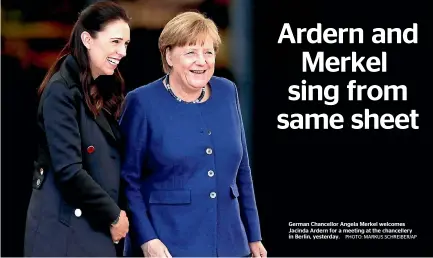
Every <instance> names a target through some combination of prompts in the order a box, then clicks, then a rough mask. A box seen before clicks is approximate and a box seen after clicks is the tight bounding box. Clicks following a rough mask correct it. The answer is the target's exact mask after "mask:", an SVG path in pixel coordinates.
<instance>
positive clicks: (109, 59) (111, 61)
mask: <svg viewBox="0 0 433 258" xmlns="http://www.w3.org/2000/svg"><path fill="white" fill-rule="evenodd" d="M107 60H108V62H110V63H111V64H114V65H117V64H119V60H116V59H113V58H107Z"/></svg>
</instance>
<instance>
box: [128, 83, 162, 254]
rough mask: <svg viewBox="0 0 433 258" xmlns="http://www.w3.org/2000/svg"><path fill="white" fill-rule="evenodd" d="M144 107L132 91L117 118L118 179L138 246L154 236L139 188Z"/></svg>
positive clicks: (142, 160) (145, 120)
mask: <svg viewBox="0 0 433 258" xmlns="http://www.w3.org/2000/svg"><path fill="white" fill-rule="evenodd" d="M145 112H146V111H145V108H143V107H142V106H141V105H140V99H139V96H138V95H137V92H134V91H131V92H129V93H128V95H127V96H126V98H125V103H124V109H123V112H122V116H121V119H120V129H121V131H122V137H123V139H124V144H125V145H124V147H125V152H124V162H123V166H122V173H121V178H122V180H123V182H124V185H125V195H126V200H127V207H128V213H130V221H131V233H132V234H133V235H134V236H135V238H136V240H137V241H138V243H137V244H138V245H140V246H141V245H142V244H144V243H145V242H147V241H149V240H152V239H155V238H157V235H156V233H155V230H154V228H153V226H152V224H151V222H150V220H149V217H148V215H147V207H146V203H145V201H144V199H143V196H142V194H141V191H140V181H141V175H142V169H143V167H142V165H143V163H144V157H145V153H146V147H147V138H148V134H147V118H146V114H145Z"/></svg>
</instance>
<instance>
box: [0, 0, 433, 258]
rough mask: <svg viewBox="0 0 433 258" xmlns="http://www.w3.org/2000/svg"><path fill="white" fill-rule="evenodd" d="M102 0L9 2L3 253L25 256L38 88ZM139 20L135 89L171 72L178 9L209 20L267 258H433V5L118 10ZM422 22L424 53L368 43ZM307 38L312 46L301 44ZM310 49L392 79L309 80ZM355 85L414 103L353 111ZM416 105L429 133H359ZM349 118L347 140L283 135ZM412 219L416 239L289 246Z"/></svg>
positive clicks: (229, 2)
mask: <svg viewBox="0 0 433 258" xmlns="http://www.w3.org/2000/svg"><path fill="white" fill-rule="evenodd" d="M92 2H94V1H91V0H87V1H83V0H56V1H54V0H42V1H29V0H25V1H22V0H21V1H12V0H7V1H2V3H1V38H2V40H1V72H2V77H1V82H2V84H1V95H2V98H1V100H2V103H1V109H2V110H1V115H2V126H1V131H2V132H1V136H2V162H1V166H2V173H1V177H2V190H1V191H2V198H1V201H2V212H1V223H2V227H1V228H2V232H1V233H2V245H1V255H2V256H22V255H23V254H22V245H23V232H24V226H25V216H26V208H27V204H28V199H29V197H30V193H31V186H30V185H31V167H32V159H33V157H34V155H35V149H36V146H35V137H34V136H35V135H34V131H35V127H36V108H37V99H36V89H37V87H38V86H39V84H40V82H41V81H42V79H43V76H44V75H45V73H46V71H47V69H48V67H49V66H50V65H51V64H52V62H53V61H54V60H55V58H56V56H57V54H58V51H59V50H60V49H61V48H62V47H63V45H64V44H65V42H66V40H67V38H68V36H69V33H70V30H71V28H72V25H73V23H74V22H75V20H76V18H77V14H78V13H79V12H80V10H81V9H82V8H84V7H85V6H86V5H88V4H90V3H92ZM117 2H119V3H121V4H122V5H123V6H124V7H125V8H126V9H127V11H128V12H129V15H130V16H131V17H132V22H131V44H130V45H129V47H128V52H127V57H126V58H125V59H124V60H123V61H122V63H121V65H120V66H119V68H120V69H121V72H122V74H123V76H124V78H125V81H126V85H127V91H130V90H131V89H134V88H136V87H138V86H141V85H143V84H146V83H149V82H151V81H153V80H156V79H158V78H160V77H161V76H162V75H163V72H162V66H161V60H160V55H159V51H158V46H157V41H158V37H159V34H160V32H161V30H162V28H163V26H164V25H165V23H166V22H167V21H168V20H170V19H171V18H172V17H174V16H175V15H176V14H177V13H179V12H182V11H186V10H199V11H202V12H204V13H205V14H207V15H208V16H209V17H210V18H212V19H213V20H214V21H215V22H216V23H217V25H218V27H219V29H220V33H221V36H222V40H223V46H222V49H221V52H220V53H219V54H218V56H217V69H216V71H215V75H218V76H223V77H226V78H228V79H231V80H233V81H235V82H236V84H237V86H238V88H239V92H240V98H241V105H242V114H243V117H244V123H245V129H246V132H247V138H248V145H249V149H250V159H251V165H252V169H253V179H254V183H255V189H256V198H257V204H258V208H259V214H260V218H261V227H262V233H263V242H264V244H265V247H266V248H267V249H268V252H269V256H433V245H432V243H433V162H432V157H433V153H432V152H433V148H432V147H433V146H432V144H433V140H432V135H433V128H432V118H433V116H432V111H433V101H432V100H433V93H432V87H433V80H432V79H433V77H432V72H433V65H432V64H433V62H432V60H433V59H432V58H433V40H432V34H433V28H432V27H433V21H432V17H433V3H430V2H429V1H410V2H405V4H399V3H397V2H395V1H332V2H330V1H326V3H325V1H321V2H319V1H317V2H316V1H298V0H291V1H275V0H266V1H259V0H236V1H234V0H120V1H117ZM285 22H289V23H290V25H291V26H292V29H293V30H295V29H296V28H308V27H315V26H316V24H317V23H318V22H320V23H322V25H323V27H324V29H325V28H327V27H333V28H338V27H342V28H349V27H353V28H355V27H359V28H363V29H364V33H365V37H364V42H365V44H361V45H360V44H334V45H325V44H321V45H309V44H306V43H303V44H289V42H288V41H285V42H284V43H283V44H277V40H278V37H279V35H280V32H281V28H282V26H283V23H285ZM413 22H417V23H418V28H419V31H418V35H419V43H418V44H416V45H405V44H400V45H397V44H391V45H387V44H384V45H374V44H371V43H369V42H370V38H371V30H372V29H373V28H376V27H383V28H384V27H387V26H388V27H400V28H402V29H404V28H407V27H411V26H412V23H413ZM303 41H305V37H304V38H303ZM302 51H310V52H311V53H312V54H315V53H316V51H324V52H325V56H329V55H334V56H337V57H340V56H349V55H350V54H351V52H352V51H356V52H357V53H358V54H359V55H364V56H366V57H369V56H380V52H381V51H387V53H388V60H387V62H388V72H387V73H368V72H367V73H359V72H358V73H351V72H347V73H329V72H324V73H317V72H316V73H311V72H307V73H302V71H301V68H302V63H301V61H302V59H301V57H302ZM302 79H306V80H307V83H311V84H321V85H323V86H326V85H328V84H338V85H340V86H341V88H340V89H341V90H340V94H341V95H340V103H339V104H337V105H336V106H333V107H328V106H325V105H323V104H322V103H320V102H289V101H288V99H287V96H288V95H287V89H288V87H289V86H290V85H292V84H300V82H301V80H302ZM352 79H354V80H357V82H358V83H359V84H366V85H372V84H378V85H383V84H405V85H406V86H407V88H408V101H406V102H396V103H392V102H383V101H378V102H371V101H364V102H358V103H354V102H352V103H350V102H347V101H345V100H344V99H345V95H344V94H346V93H347V92H346V91H345V90H344V88H345V86H346V84H347V83H348V81H350V80H352ZM365 108H369V109H370V110H371V111H372V112H376V113H379V114H383V113H392V114H394V115H396V114H398V113H410V110H411V109H416V110H417V112H418V113H419V114H420V117H419V118H418V125H419V126H420V129H419V130H384V129H380V130H358V131H355V130H351V129H350V124H349V123H348V122H350V116H351V114H353V113H357V112H360V113H362V112H363V110H364V109H365ZM314 112H315V113H322V112H323V113H328V114H332V113H340V114H343V116H344V118H345V120H346V121H347V122H346V123H345V128H344V129H342V130H332V129H328V130H290V129H288V130H278V129H277V120H276V117H277V115H278V114H279V113H289V114H291V113H314ZM311 221H316V222H329V221H333V222H357V221H365V222H376V221H378V222H404V223H406V224H407V228H412V229H413V230H414V234H417V235H418V237H417V239H415V240H338V241H336V240H288V237H287V235H288V233H287V232H288V229H289V227H288V226H287V224H288V223H289V222H311Z"/></svg>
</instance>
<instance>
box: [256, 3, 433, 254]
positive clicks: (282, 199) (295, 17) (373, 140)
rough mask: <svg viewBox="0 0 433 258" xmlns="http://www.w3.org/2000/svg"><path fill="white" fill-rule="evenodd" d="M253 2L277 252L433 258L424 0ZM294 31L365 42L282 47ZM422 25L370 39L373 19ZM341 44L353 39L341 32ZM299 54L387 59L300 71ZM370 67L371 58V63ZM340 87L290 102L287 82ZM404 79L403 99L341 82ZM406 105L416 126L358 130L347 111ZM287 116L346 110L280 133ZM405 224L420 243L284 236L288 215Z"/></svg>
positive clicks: (259, 130)
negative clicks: (356, 34)
mask: <svg viewBox="0 0 433 258" xmlns="http://www.w3.org/2000/svg"><path fill="white" fill-rule="evenodd" d="M254 7H255V9H254V15H255V16H254V17H255V18H254V21H255V26H254V28H255V33H254V45H255V47H254V71H255V76H254V83H255V87H254V96H255V98H254V118H253V121H254V125H255V127H254V137H253V145H254V160H253V167H254V180H255V185H256V192H257V202H258V206H259V212H260V217H261V226H262V231H263V237H264V244H265V247H266V248H267V249H268V251H269V255H270V256H432V255H433V246H432V243H433V212H432V198H433V191H432V186H433V185H432V184H433V176H432V165H433V164H432V134H433V130H432V111H433V108H432V100H433V95H432V79H433V77H432V72H433V67H432V64H433V61H432V57H433V55H432V52H433V42H432V34H433V28H432V25H433V22H432V11H433V8H432V4H431V2H429V1H410V2H402V3H398V2H397V1H356V2H355V1H339V2H335V1H320V3H319V1H317V2H312V1H256V3H255V6H254ZM284 23H290V25H291V27H292V30H293V31H294V32H295V31H296V29H297V28H312V27H316V24H317V23H321V24H322V27H323V30H324V29H325V28H328V27H329V28H336V29H338V28H362V29H363V30H364V43H363V44H357V43H356V44H349V43H344V44H326V43H322V44H309V43H308V42H307V40H306V37H303V42H305V43H302V44H291V43H290V40H288V39H285V40H284V41H283V43H282V44H277V41H278V38H279V35H280V33H281V29H282V28H283V24H284ZM412 23H418V44H395V43H393V44H373V43H371V36H372V30H373V28H387V27H390V28H401V29H405V28H409V27H412ZM344 39H345V42H349V41H348V37H347V36H346V37H345V38H344ZM302 51H309V52H310V53H311V56H312V57H315V54H316V52H317V51H323V52H324V54H325V57H328V56H336V57H342V56H350V55H351V52H352V51H356V53H357V54H358V56H365V57H366V59H367V58H368V57H370V56H378V57H380V56H381V52H382V51H386V52H387V57H388V59H387V64H388V65H387V72H386V73H382V72H377V73H372V72H368V71H367V72H364V73H362V72H356V73H353V72H350V71H351V66H350V65H349V66H348V67H347V68H348V69H347V70H348V72H345V73H342V72H339V73H332V72H324V73H319V72H314V73H312V72H307V73H302ZM364 64H365V62H364ZM302 79H305V80H307V84H310V83H311V84H319V85H322V86H323V87H324V86H326V85H328V84H332V85H334V84H336V85H340V101H339V103H338V104H337V105H334V106H326V105H325V104H324V103H323V102H320V101H306V102H301V101H289V100H288V87H289V86H290V85H292V84H296V85H299V84H300V83H301V80H302ZM350 80H356V81H357V83H358V84H365V85H369V86H370V85H374V84H376V85H384V84H396V85H400V84H403V85H406V86H407V90H408V95H407V96H408V100H407V101H388V102H385V101H376V102H375V101H368V100H364V101H362V102H356V101H352V102H349V101H347V90H346V85H347V83H348V82H349V81H350ZM365 108H368V109H370V112H374V113H378V114H380V115H381V114H384V113H391V114H394V115H397V114H399V113H407V114H409V113H410V111H411V110H412V109H415V110H416V111H417V113H418V114H419V117H418V118H417V125H418V126H419V129H418V130H413V129H407V130H398V129H393V130H385V129H379V130H372V129H369V130H365V129H361V130H354V129H351V127H350V125H351V120H350V119H351V115H352V114H354V113H363V111H364V109H365ZM280 113H288V114H289V115H290V114H292V113H300V114H305V113H327V114H328V115H331V114H333V113H340V114H342V115H343V117H344V118H345V123H344V129H341V130H334V129H328V130H314V129H310V130H306V129H304V130H292V129H286V130H279V129H277V124H278V122H277V115H278V114H280ZM313 221H315V222H330V221H332V222H337V223H340V222H361V221H363V222H402V223H405V224H406V228H411V229H413V230H414V232H413V234H416V235H418V237H417V238H416V239H415V240H343V239H340V240H288V236H287V235H288V230H289V227H288V223H289V222H313Z"/></svg>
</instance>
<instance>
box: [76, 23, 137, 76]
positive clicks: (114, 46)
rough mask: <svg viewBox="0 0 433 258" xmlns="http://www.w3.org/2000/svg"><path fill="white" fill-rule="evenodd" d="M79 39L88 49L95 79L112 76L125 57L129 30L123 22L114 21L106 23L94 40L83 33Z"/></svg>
mask: <svg viewBox="0 0 433 258" xmlns="http://www.w3.org/2000/svg"><path fill="white" fill-rule="evenodd" d="M81 39H82V41H83V44H84V45H85V46H86V47H87V49H88V55H89V61H90V69H91V71H92V76H93V78H94V79H96V78H97V77H98V76H99V75H112V74H113V73H114V70H115V69H116V67H117V65H118V64H119V62H120V60H121V59H122V58H123V57H125V56H126V48H127V46H128V44H129V41H130V29H129V25H128V24H127V23H126V22H125V21H123V20H116V21H112V22H109V23H107V25H106V26H105V27H104V29H103V30H102V31H99V32H97V33H96V35H95V37H94V38H93V37H91V36H90V34H89V33H87V32H83V33H82V35H81Z"/></svg>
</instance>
